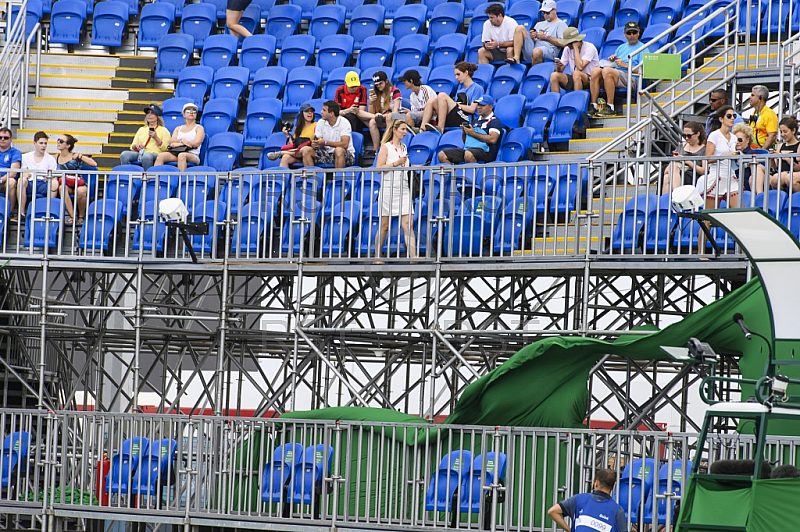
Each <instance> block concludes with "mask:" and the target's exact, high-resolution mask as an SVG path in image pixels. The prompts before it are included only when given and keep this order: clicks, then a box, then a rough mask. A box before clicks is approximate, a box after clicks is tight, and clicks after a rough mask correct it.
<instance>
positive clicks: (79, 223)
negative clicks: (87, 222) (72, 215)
mask: <svg viewBox="0 0 800 532" xmlns="http://www.w3.org/2000/svg"><path fill="white" fill-rule="evenodd" d="M75 225H79V226H80V225H83V216H81V217H80V218H78V221H77V222H75Z"/></svg>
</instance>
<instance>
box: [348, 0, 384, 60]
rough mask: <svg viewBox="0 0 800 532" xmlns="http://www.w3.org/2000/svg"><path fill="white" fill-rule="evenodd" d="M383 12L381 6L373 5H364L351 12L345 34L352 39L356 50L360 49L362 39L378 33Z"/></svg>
mask: <svg viewBox="0 0 800 532" xmlns="http://www.w3.org/2000/svg"><path fill="white" fill-rule="evenodd" d="M385 12H386V10H385V9H384V8H383V6H381V5H373V4H365V5H362V6H359V7H357V8H355V9H354V10H353V16H352V18H351V19H350V26H349V27H348V28H347V34H348V35H350V36H352V37H353V40H354V41H355V42H354V46H355V49H356V50H359V49H361V43H363V42H364V39H366V38H367V37H370V36H372V35H378V34H379V33H380V31H381V28H383V21H384V15H385Z"/></svg>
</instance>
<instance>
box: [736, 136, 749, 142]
mask: <svg viewBox="0 0 800 532" xmlns="http://www.w3.org/2000/svg"><path fill="white" fill-rule="evenodd" d="M736 142H747V139H743V138H742V137H736Z"/></svg>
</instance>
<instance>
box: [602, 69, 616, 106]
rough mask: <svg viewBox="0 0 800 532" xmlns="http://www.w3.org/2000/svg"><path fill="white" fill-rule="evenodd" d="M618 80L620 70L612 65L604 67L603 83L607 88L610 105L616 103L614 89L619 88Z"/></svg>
mask: <svg viewBox="0 0 800 532" xmlns="http://www.w3.org/2000/svg"><path fill="white" fill-rule="evenodd" d="M618 80H619V70H617V69H616V68H610V67H609V68H604V69H603V84H604V86H605V88H606V97H607V101H608V105H609V106H613V105H614V91H616V90H617V81H618Z"/></svg>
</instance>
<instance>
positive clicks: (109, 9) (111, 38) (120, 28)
mask: <svg viewBox="0 0 800 532" xmlns="http://www.w3.org/2000/svg"><path fill="white" fill-rule="evenodd" d="M29 1H30V0H29ZM127 25H128V5H127V4H125V3H124V2H119V1H117V0H107V1H106V2H99V3H98V4H97V6H96V7H95V10H94V15H93V17H92V44H93V45H95V46H110V47H118V46H122V35H123V33H124V32H125V29H126V28H127Z"/></svg>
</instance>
